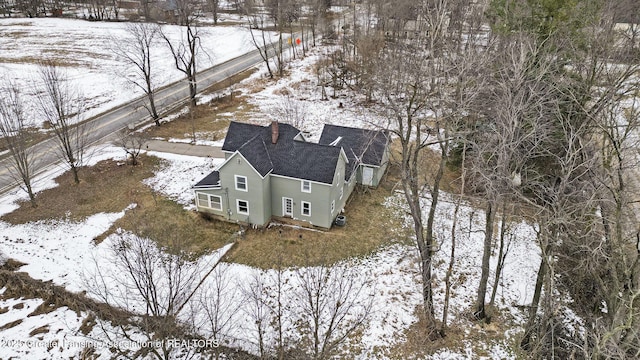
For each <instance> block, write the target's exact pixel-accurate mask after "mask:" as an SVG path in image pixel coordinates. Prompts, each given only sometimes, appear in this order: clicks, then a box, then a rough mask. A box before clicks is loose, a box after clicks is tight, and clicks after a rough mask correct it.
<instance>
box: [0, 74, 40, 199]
mask: <svg viewBox="0 0 640 360" xmlns="http://www.w3.org/2000/svg"><path fill="white" fill-rule="evenodd" d="M4 85H5V86H4V89H3V94H4V95H3V96H2V97H1V98H0V135H1V136H2V142H3V144H4V146H5V147H6V149H7V150H8V151H9V159H7V170H8V171H9V173H10V174H11V177H12V178H13V179H14V180H15V181H16V182H18V184H19V185H20V187H21V188H22V189H23V190H24V191H25V192H26V193H27V195H29V200H30V202H31V206H33V207H36V206H37V203H36V196H35V194H34V192H33V185H32V181H33V177H34V176H35V172H36V169H37V162H36V161H37V160H36V156H35V153H34V152H33V149H32V148H30V136H29V131H28V123H27V119H26V114H25V110H24V107H23V104H22V100H21V97H20V92H19V90H18V87H17V85H16V84H13V83H12V82H10V81H7V82H6V83H5V84H4Z"/></svg>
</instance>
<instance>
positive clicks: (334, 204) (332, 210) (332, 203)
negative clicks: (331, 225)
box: [331, 200, 336, 214]
mask: <svg viewBox="0 0 640 360" xmlns="http://www.w3.org/2000/svg"><path fill="white" fill-rule="evenodd" d="M335 210H336V201H335V200H333V201H332V202H331V213H332V214H333V212H334V211H335Z"/></svg>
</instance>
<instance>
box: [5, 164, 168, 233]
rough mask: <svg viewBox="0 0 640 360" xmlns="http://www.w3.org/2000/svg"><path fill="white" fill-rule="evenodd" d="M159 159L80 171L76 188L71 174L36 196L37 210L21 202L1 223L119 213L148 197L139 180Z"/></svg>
mask: <svg viewBox="0 0 640 360" xmlns="http://www.w3.org/2000/svg"><path fill="white" fill-rule="evenodd" d="M158 165H159V159H157V158H155V157H151V156H144V155H143V156H141V165H139V166H125V165H121V164H118V163H117V162H115V161H113V160H105V161H101V162H99V163H97V164H96V165H94V166H91V167H83V168H82V169H81V170H80V184H77V185H76V184H75V183H74V182H73V175H72V174H71V172H69V171H68V172H65V173H64V174H62V175H60V176H59V177H57V178H56V179H55V181H56V182H57V183H58V184H59V186H58V187H55V188H52V189H48V190H44V191H42V192H40V193H38V194H37V196H36V201H37V203H38V207H37V208H33V207H31V205H30V203H29V202H27V201H25V202H22V203H21V204H20V207H19V208H18V209H16V210H15V211H13V212H11V213H9V214H5V215H3V216H2V219H3V220H5V221H7V222H9V223H12V224H22V223H26V222H30V221H38V220H45V219H56V218H62V217H63V216H68V217H69V218H70V219H73V220H82V219H84V218H86V217H87V216H90V215H93V214H96V213H99V212H119V211H122V209H124V208H126V207H127V206H128V205H129V204H131V203H135V202H137V201H138V199H139V198H140V197H141V196H144V195H145V194H148V193H149V189H148V187H146V186H145V185H144V184H142V180H143V179H146V178H149V177H151V176H153V174H154V173H153V172H154V170H156V169H157V167H158Z"/></svg>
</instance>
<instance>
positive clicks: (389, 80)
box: [323, 0, 640, 359]
mask: <svg viewBox="0 0 640 360" xmlns="http://www.w3.org/2000/svg"><path fill="white" fill-rule="evenodd" d="M630 7H634V4H633V3H632V2H618V1H606V0H577V1H568V0H567V1H542V0H540V1H536V0H528V1H524V0H522V1H520V0H490V1H469V0H423V1H411V2H409V1H407V2H400V3H398V2H394V3H393V4H391V3H389V2H376V1H369V2H365V3H364V4H363V5H362V8H363V9H366V11H370V12H371V14H373V15H374V16H373V18H375V19H377V24H376V26H367V25H366V24H362V23H360V24H356V27H355V28H354V29H353V31H352V32H351V33H350V36H347V37H345V38H344V39H343V40H342V43H341V49H340V50H338V51H337V52H336V53H335V54H333V55H331V58H330V59H329V60H328V61H327V63H326V69H325V70H323V71H324V72H325V74H326V76H325V77H326V78H327V79H328V84H330V85H331V86H335V85H338V86H339V87H340V86H344V87H349V88H352V89H357V90H358V91H360V92H361V93H362V94H363V95H366V97H367V99H369V100H370V101H371V102H372V103H374V105H373V106H372V108H376V109H379V111H380V114H381V115H382V117H383V118H384V119H386V121H387V123H386V125H384V127H386V128H388V129H389V130H390V131H391V132H392V133H393V134H394V135H395V138H396V139H397V140H396V141H397V144H398V146H399V148H400V150H399V151H398V154H397V155H396V157H395V159H394V160H395V162H396V164H397V165H398V166H399V169H400V176H401V180H400V185H401V188H402V190H403V193H404V197H405V200H406V204H407V206H408V209H409V213H410V215H411V219H412V224H413V236H414V237H415V242H416V244H417V248H418V253H419V259H420V269H421V275H422V285H423V289H422V292H423V311H424V315H425V320H426V321H425V322H426V333H427V335H426V336H428V337H430V338H434V339H435V338H440V337H442V336H446V333H447V314H448V308H447V307H448V297H449V289H450V283H449V282H450V275H451V269H452V268H453V267H455V261H456V258H455V236H456V235H455V233H456V232H455V227H456V226H461V224H458V223H457V222H458V220H456V214H457V212H458V210H459V206H460V201H461V200H462V199H463V198H465V197H467V196H472V197H474V198H476V199H480V200H481V203H482V204H483V207H484V213H485V228H484V246H483V248H484V249H483V254H482V264H481V267H480V268H479V269H478V271H479V272H480V274H481V275H480V281H479V284H478V287H477V296H476V301H475V304H474V305H473V308H472V309H470V311H471V313H473V315H474V316H475V318H476V319H477V320H478V321H487V322H488V321H491V314H490V311H488V309H487V304H492V303H493V301H494V299H495V287H496V286H497V285H496V284H497V283H498V279H499V276H500V272H501V268H500V267H501V266H502V264H503V263H504V256H506V255H505V254H506V249H505V247H506V246H508V243H506V240H505V239H506V237H507V235H508V234H506V232H507V231H508V230H507V229H505V228H504V224H505V221H504V219H508V218H511V217H513V216H518V217H523V218H526V219H527V220H530V221H531V222H532V223H534V224H535V226H534V227H535V231H536V234H537V238H536V241H537V242H538V244H539V248H540V252H541V262H540V266H539V269H538V271H537V278H536V283H535V292H534V294H533V301H532V303H531V304H530V305H529V306H528V310H527V313H528V315H527V322H526V324H525V329H524V333H523V334H522V335H521V337H520V346H521V348H522V349H523V351H526V352H527V353H528V354H529V355H530V356H531V357H533V358H550V357H551V358H575V357H578V358H593V359H600V358H618V359H631V358H637V357H638V356H639V355H640V346H639V345H638V344H640V338H639V335H640V303H639V302H638V300H639V297H638V296H639V295H640V230H639V229H638V227H637V221H638V218H637V215H638V210H639V209H638V207H637V197H638V194H639V192H638V190H640V189H639V188H638V182H637V175H638V166H637V165H638V153H637V145H638V144H637V141H638V133H637V132H638V124H639V122H638V121H639V120H640V118H639V117H638V110H639V107H638V105H640V104H639V103H638V98H637V96H638V92H637V89H638V85H639V84H638V80H639V79H638V70H639V66H640V62H639V60H640V53H639V52H638V45H639V44H638V41H637V35H638V32H637V31H638V29H637V26H636V24H633V23H631V24H620V23H619V21H620V19H622V18H626V17H622V16H621V15H622V14H626V13H628V12H629V11H631V10H632V8H630ZM627 17H628V16H627ZM434 147H435V148H436V149H437V151H436V153H437V154H438V156H437V159H438V160H437V161H436V164H435V168H434V169H433V170H427V168H426V167H425V161H427V160H426V159H427V155H428V154H430V153H432V152H433V149H434ZM451 169H453V171H454V172H455V173H457V174H458V179H457V181H456V185H457V186H458V188H459V194H457V195H456V196H457V199H458V200H457V201H456V207H455V210H454V224H453V227H454V229H452V231H451V234H452V235H451V236H452V243H453V246H452V248H451V253H450V257H449V261H450V263H449V271H448V272H447V274H444V275H445V276H439V277H438V278H439V279H443V278H444V281H445V288H446V289H447V292H446V294H445V295H446V296H445V300H444V303H443V304H436V303H434V300H433V285H434V284H433V281H434V277H433V274H432V271H433V259H434V255H435V253H436V251H440V250H439V248H438V246H437V239H436V238H435V232H434V222H435V216H436V215H435V214H436V209H437V208H438V206H439V196H440V188H441V186H442V184H443V183H442V182H443V181H444V180H443V175H444V173H445V171H447V170H451ZM425 197H426V198H428V200H427V201H425V200H424V198H425ZM498 217H501V218H502V219H503V221H502V225H503V227H501V228H500V229H498V233H497V234H495V230H494V229H495V228H496V224H497V221H496V219H497V218H498ZM494 249H496V250H497V252H498V256H497V257H498V262H497V263H498V267H497V268H496V269H490V259H491V256H492V252H493V251H494ZM492 273H493V274H494V276H495V279H494V285H493V294H491V293H490V292H489V289H490V288H491V284H490V280H491V279H490V277H491V276H490V275H491V274H492ZM561 294H569V295H570V296H571V298H572V299H573V300H574V303H573V304H572V305H571V309H572V310H573V311H574V312H575V313H576V314H578V316H579V317H581V318H582V319H583V320H584V322H585V325H584V331H583V332H575V331H572V330H571V329H570V328H569V327H568V326H567V325H566V324H567V323H568V320H569V317H568V315H567V314H566V313H565V312H563V311H562V301H561V299H560V298H561V297H562V296H561ZM488 298H490V299H491V300H489V301H488ZM436 307H442V308H443V311H442V313H443V314H444V315H443V317H442V318H440V319H437V318H436V316H435V314H436V312H435V309H436Z"/></svg>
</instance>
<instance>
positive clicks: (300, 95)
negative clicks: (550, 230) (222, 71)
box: [0, 19, 539, 359]
mask: <svg viewBox="0 0 640 360" xmlns="http://www.w3.org/2000/svg"><path fill="white" fill-rule="evenodd" d="M4 21H5V20H0V25H4V24H7V23H5V22H4ZM12 21H13V22H16V23H19V22H20V21H16V20H12ZM21 21H22V22H23V23H25V24H30V25H16V26H22V27H24V28H25V30H24V31H27V33H32V34H40V35H39V36H42V35H41V34H42V31H55V27H56V24H60V23H58V21H61V20H51V24H52V25H51V26H52V27H53V29H52V28H49V29H48V30H35V29H38V28H39V27H40V26H39V25H38V26H36V25H34V24H35V23H32V22H31V20H26V19H21ZM66 21H70V20H64V21H62V22H66ZM70 22H72V23H73V24H79V23H78V22H73V21H70ZM43 24H46V22H44V23H43ZM81 24H84V22H81ZM60 26H62V25H60ZM67 26H69V27H72V25H67ZM117 26H120V25H119V24H103V23H87V27H94V28H93V29H94V30H93V32H95V33H99V34H106V33H108V32H109V31H121V29H120V30H113V29H114V28H117ZM30 27H31V28H32V29H29V28H30ZM6 28H8V29H11V28H13V29H14V30H15V29H16V28H15V27H13V26H9V27H6ZM43 28H46V27H45V26H44V25H43ZM107 30H108V31H107ZM2 31H6V30H5V27H4V26H1V27H0V32H2ZM21 31H22V30H21ZM70 32H71V33H73V31H70ZM33 36H34V37H37V36H36V35H33ZM78 36H80V35H78ZM92 37H98V38H100V37H99V36H98V35H92ZM1 38H2V37H0V42H2V41H4V40H2V39H1ZM102 39H103V40H104V39H106V38H102ZM41 43H44V42H41ZM74 43H75V41H70V42H69V44H70V45H69V46H72V45H73V44H74ZM94 44H95V43H94ZM1 46H2V47H3V48H4V44H3V45H1ZM34 46H36V47H39V49H40V51H42V50H43V47H44V45H34ZM29 51H30V50H27V53H28V52H29ZM96 51H97V50H96ZM229 51H232V50H229ZM34 52H37V50H34ZM98 54H103V53H101V52H98ZM3 55H4V54H3ZM103 55H104V54H103ZM321 56H322V54H321V52H320V51H316V52H315V53H313V54H311V55H310V56H308V57H306V58H304V59H302V60H298V61H295V62H293V63H292V64H291V66H290V67H289V69H288V71H289V72H290V74H291V77H290V78H286V79H281V80H278V81H277V82H275V83H269V84H267V86H266V87H265V88H264V89H263V90H261V91H259V92H258V93H255V94H250V91H245V93H246V94H247V96H249V94H250V96H249V97H248V98H249V101H250V102H252V103H253V104H254V105H256V106H257V107H258V109H260V112H259V113H257V114H256V119H255V121H256V122H266V121H268V120H270V116H274V115H275V114H277V112H278V111H279V110H278V109H279V108H282V102H283V99H285V96H283V94H285V93H286V92H289V93H290V94H291V98H293V99H294V100H295V101H296V102H299V105H300V106H301V108H303V109H304V111H305V112H306V114H307V116H305V120H304V121H303V122H302V123H301V124H300V128H301V129H302V130H305V131H308V132H309V133H310V138H311V139H315V138H317V137H318V136H319V134H320V132H321V130H322V127H321V125H322V124H323V123H326V122H328V123H333V124H340V125H346V126H375V125H378V124H380V121H382V120H381V119H380V118H379V117H378V116H377V115H376V114H375V113H374V112H372V111H370V110H369V109H367V108H366V107H363V106H361V105H360V103H361V102H360V101H359V99H358V98H357V97H352V96H342V95H343V94H339V95H341V96H339V97H337V98H336V99H332V98H329V100H321V89H320V88H319V87H318V86H316V85H315V78H314V72H313V64H314V62H315V61H317V60H318V58H319V57H321ZM81 59H82V61H80V63H81V64H85V63H86V64H93V65H84V66H85V67H86V69H85V70H87V69H93V70H95V71H96V73H94V74H93V75H94V76H96V77H97V79H100V77H99V76H101V75H99V74H98V72H99V71H98V70H99V69H100V68H109V67H110V66H113V64H114V62H113V59H111V58H108V56H106V55H104V56H103V57H102V58H101V57H100V56H92V55H87V56H86V58H85V57H82V58H81ZM218 59H219V58H217V59H216V60H218ZM102 61H104V62H105V63H106V64H107V65H104V66H102V65H99V64H102ZM109 64H111V65H109ZM3 66H4V65H3ZM6 66H7V69H9V68H11V66H17V67H20V66H25V67H24V68H22V69H20V70H19V71H18V73H19V74H25V73H27V72H28V71H29V70H28V68H29V66H30V65H24V64H23V65H19V64H18V65H6ZM167 69H168V68H167ZM69 70H70V71H72V69H69ZM87 71H88V70H87ZM264 71H265V70H264V69H260V71H259V72H258V73H257V74H256V75H254V76H253V77H252V78H250V79H248V80H246V81H245V82H243V84H242V85H240V86H239V87H243V86H245V85H246V86H247V87H248V86H249V84H250V83H251V82H253V81H264V79H261V78H263V77H264ZM76 76H78V77H81V76H82V75H81V74H79V73H78V74H77V75H76ZM104 79H105V81H107V80H108V79H109V77H108V76H107V77H106V78H104ZM19 81H26V80H19ZM97 81H98V83H101V82H100V81H101V80H97ZM114 83H115V82H114ZM114 86H115V85H114ZM96 87H97V88H100V86H96ZM116 88H117V87H116ZM109 89H112V88H110V87H107V89H106V90H105V89H96V90H95V91H96V92H95V95H94V96H95V98H96V99H101V100H96V104H105V105H104V106H105V107H106V106H107V105H106V104H108V106H109V107H110V106H112V105H113V104H116V103H118V102H119V101H122V100H123V99H124V98H125V96H121V95H120V94H117V93H118V91H120V90H118V91H115V93H114V92H113V91H111V90H109ZM327 91H330V90H327ZM121 92H125V91H121ZM129 96H130V94H129ZM96 106H98V107H99V106H102V105H96ZM173 141H181V139H173ZM123 155H124V154H123V152H122V151H121V150H120V149H117V148H112V147H110V148H101V149H100V150H99V151H96V154H95V158H94V159H104V158H109V157H111V158H117V159H118V160H121V159H122V158H123ZM151 155H154V156H158V157H162V158H163V159H165V160H166V161H167V166H165V167H163V168H162V169H161V170H159V171H158V173H157V174H156V175H155V176H154V177H153V178H151V179H148V180H146V181H145V182H146V184H148V185H150V186H151V187H153V188H154V189H155V190H156V191H158V192H161V193H163V194H165V195H166V196H168V197H169V198H171V199H174V200H175V201H177V202H179V203H180V204H182V205H184V206H186V207H189V206H192V205H191V204H193V193H192V192H191V190H190V188H191V186H192V185H193V184H194V183H195V182H196V181H198V180H199V179H200V178H202V177H203V176H205V175H206V174H207V173H209V172H210V171H211V170H212V169H213V168H214V167H215V166H217V165H219V160H218V161H216V160H211V159H204V158H195V157H190V156H178V155H171V154H161V153H152V154H151ZM94 161H97V160H94ZM56 171H58V172H59V171H61V170H60V169H58V170H56ZM55 173H56V172H52V173H50V174H47V175H45V176H44V177H42V178H41V179H43V180H40V181H39V183H42V184H43V185H42V186H41V188H43V187H53V186H56V184H55V183H53V181H50V180H46V179H51V178H52V177H53V176H54V175H55ZM17 198H24V195H23V194H22V193H20V192H15V193H14V194H12V195H11V196H10V197H4V198H2V199H1V201H0V203H1V204H2V208H1V210H2V212H3V213H6V212H8V211H11V210H12V209H13V207H15V205H12V204H13V202H14V201H15V200H16V199H17ZM453 200H454V196H452V195H449V194H445V193H443V194H442V196H441V202H440V206H439V210H438V214H437V222H436V232H437V233H436V238H437V239H438V243H439V246H440V251H438V252H437V253H436V258H435V261H434V270H433V274H434V279H435V280H434V284H435V303H436V310H437V315H438V316H441V311H442V309H441V304H442V297H443V294H444V287H443V286H444V285H443V279H444V275H445V271H446V267H447V265H448V257H449V251H450V246H451V242H450V228H451V222H452V219H451V218H452V214H453V205H452V204H453ZM428 205H429V200H428V198H425V202H424V206H425V208H426V207H427V206H428ZM385 206H387V207H390V208H392V209H396V210H397V212H398V216H405V214H406V211H405V209H404V205H403V201H402V194H399V193H396V194H394V195H393V196H391V197H390V198H388V199H387V201H386V203H385ZM125 211H127V209H122V211H121V212H119V213H113V214H95V215H93V216H90V217H88V218H86V219H85V220H83V221H80V222H74V221H70V220H67V219H65V218H64V216H63V214H61V219H58V220H52V221H42V222H35V223H28V224H23V225H10V224H8V223H5V222H0V233H1V236H0V253H4V254H5V255H6V256H8V257H10V258H14V259H16V260H19V261H21V262H23V263H26V264H27V265H25V266H24V267H22V268H21V269H20V270H21V271H25V272H27V273H28V274H29V275H30V276H31V277H33V278H35V279H41V280H47V281H48V280H51V281H52V282H53V283H54V284H58V285H62V286H65V287H66V288H67V289H68V290H70V291H84V290H89V289H87V281H86V276H87V274H92V271H95V269H96V266H99V267H100V268H101V269H105V270H109V266H108V265H107V263H105V261H106V262H108V260H109V253H108V249H109V245H110V244H112V243H113V241H114V240H115V239H116V237H117V236H122V234H114V235H111V236H109V237H107V239H105V240H104V241H103V242H102V243H100V244H99V245H96V244H94V242H93V238H95V237H96V236H97V235H99V234H101V233H103V232H104V231H106V229H108V228H109V227H110V226H111V225H112V224H113V222H114V221H116V220H117V219H118V218H119V217H121V216H123V215H124V213H125ZM483 219H484V214H483V212H482V211H481V210H477V209H474V208H473V207H471V206H470V205H468V204H465V203H463V205H462V207H461V209H460V214H459V223H460V224H463V225H461V226H460V227H459V228H458V232H457V247H456V254H457V255H456V265H455V271H454V274H453V278H452V279H453V280H452V298H451V304H450V311H451V312H450V315H449V322H450V324H452V325H459V326H460V327H462V328H464V327H471V326H473V323H472V322H469V321H468V320H467V317H466V316H465V314H468V313H469V311H470V308H471V307H472V304H473V302H474V298H475V293H476V290H477V288H476V287H477V283H478V279H479V268H480V267H479V264H480V262H481V256H482V246H483V244H482V242H483V241H482V238H483V235H482V233H481V230H482V229H483V228H484V224H483ZM464 224H468V225H464ZM511 233H512V234H513V235H514V236H513V237H512V238H511V246H510V250H509V255H508V256H507V261H506V264H505V268H504V273H503V279H502V281H501V282H500V287H499V288H498V292H497V300H496V304H497V306H498V308H499V309H501V312H502V313H503V316H504V317H509V316H510V317H511V318H512V319H511V321H513V323H514V324H518V323H521V321H522V314H521V312H520V310H519V309H518V307H519V306H520V305H524V304H527V303H528V302H529V301H530V299H531V296H532V292H533V283H534V278H535V271H536V269H537V267H538V264H539V254H538V251H537V247H536V245H535V236H534V232H533V228H532V225H530V224H527V223H524V222H518V223H513V224H511ZM398 234H399V235H398V236H402V235H400V234H401V232H398ZM223 251H224V249H223ZM216 256H219V254H215V253H214V254H210V255H208V256H205V257H203V258H202V259H200V260H199V261H198V264H196V266H201V267H202V268H203V269H204V268H205V267H206V266H205V265H208V264H211V263H212V262H213V260H212V259H215V257H216ZM495 260H496V259H495V256H494V257H493V258H492V267H493V266H494V265H495ZM100 264H102V265H100ZM340 266H346V267H347V268H348V269H350V271H349V276H350V277H352V278H353V281H354V283H356V284H359V285H360V286H361V287H362V291H360V292H359V293H358V294H357V296H358V298H357V299H356V300H357V302H358V303H361V304H365V303H366V304H369V303H370V304H371V310H372V312H371V315H370V317H369V318H368V321H367V322H366V326H365V328H364V330H363V332H362V334H361V336H362V338H361V339H360V340H359V342H360V345H359V347H354V349H358V352H357V353H352V354H351V355H350V356H349V357H350V358H356V359H386V358H389V357H390V350H389V349H390V348H391V347H393V346H394V345H396V344H398V343H401V342H403V341H404V336H403V332H404V331H405V330H407V329H409V327H410V326H411V325H412V324H414V323H415V322H416V321H417V317H416V307H417V306H419V305H420V304H421V299H422V296H421V285H420V282H419V281H420V276H419V269H418V261H417V251H416V249H415V247H414V246H409V245H401V244H399V243H398V242H396V243H395V245H391V246H388V247H385V248H382V249H380V250H379V251H377V252H376V253H374V254H372V255H370V256H368V257H366V258H363V259H351V260H346V261H345V262H344V263H343V264H340ZM219 269H220V270H219V271H221V272H223V273H224V277H225V278H226V279H228V282H229V283H228V284H227V286H228V287H227V288H226V290H225V292H224V294H227V296H228V298H227V299H224V300H225V303H234V304H235V306H236V308H234V311H233V315H232V318H233V321H232V322H231V323H233V324H234V325H233V326H232V327H229V328H227V329H226V330H225V332H224V333H223V334H221V335H219V337H220V339H221V340H222V339H224V340H225V341H226V342H227V343H229V344H232V345H234V346H237V347H240V348H243V349H245V350H248V351H251V352H254V353H255V352H256V351H257V347H256V339H255V331H254V330H253V328H254V326H255V321H254V320H252V319H251V317H250V316H249V314H250V313H251V309H250V308H249V307H250V302H248V301H243V300H246V297H243V295H242V294H243V291H244V292H246V286H247V284H250V283H251V282H252V281H253V279H255V278H256V276H260V277H261V278H262V279H265V282H266V285H267V286H268V285H269V282H270V281H272V280H273V279H274V278H275V273H274V270H269V271H267V272H260V271H259V270H257V269H252V268H250V267H247V266H244V265H239V264H229V263H222V264H221V265H219ZM114 275H117V274H114ZM284 277H285V278H287V279H290V280H289V282H288V283H287V286H288V288H287V289H288V290H290V291H288V292H287V297H286V298H288V299H289V300H290V301H294V300H295V297H296V296H297V295H296V294H297V291H298V290H296V288H295V284H296V282H295V279H296V272H295V271H294V270H285V273H284ZM216 279H217V278H216V277H215V276H211V277H209V278H207V280H206V281H207V282H206V283H205V284H204V286H203V287H202V289H205V290H206V289H211V288H213V287H215V286H216V284H215V282H216V281H217V280H216ZM491 279H493V277H491ZM106 285H107V286H108V287H109V288H110V289H112V291H113V293H114V294H116V293H118V291H119V290H118V286H119V285H118V284H117V282H116V281H113V282H109V283H108V284H106ZM0 291H3V290H1V289H0ZM41 302H42V300H39V299H4V300H0V310H2V309H4V308H6V309H8V311H0V328H2V327H3V326H4V325H6V324H8V323H11V322H13V321H15V320H17V319H24V320H23V322H22V323H20V324H17V325H16V326H13V327H8V328H6V329H4V330H0V339H6V340H11V342H10V343H6V344H5V343H3V344H0V345H3V346H0V357H1V358H6V357H11V356H15V357H18V358H33V357H38V358H69V357H70V356H74V355H76V354H77V353H78V352H79V351H80V350H81V349H79V348H73V349H69V346H66V347H64V346H63V348H62V349H61V348H60V346H59V345H58V344H60V343H63V341H67V340H68V341H67V342H66V344H71V343H72V342H71V340H73V341H76V340H78V341H79V340H81V339H83V338H85V337H84V336H83V335H82V334H80V333H79V332H78V328H79V325H80V324H81V322H82V320H83V319H84V318H85V317H86V314H84V313H80V314H77V313H75V312H73V311H71V310H69V309H66V308H59V309H57V310H55V311H53V312H51V313H48V314H41V315H38V316H34V317H27V315H28V314H29V313H31V312H32V311H33V309H35V307H37V306H38V305H39V304H40V303H41ZM18 304H22V305H18ZM16 305H17V306H16ZM190 310H191V312H190V314H195V319H196V324H195V325H197V326H196V328H197V329H199V331H200V332H201V333H202V334H203V335H204V336H208V335H210V333H211V329H210V327H209V326H208V325H207V321H206V319H204V314H202V309H201V307H198V306H197V304H194V305H193V306H192V307H190ZM287 311H288V321H290V322H291V323H292V324H293V323H295V322H296V321H298V320H302V318H303V314H302V312H301V311H300V310H299V309H298V308H296V307H291V308H290V309H288V310H287ZM47 325H48V326H49V331H47V332H42V333H40V334H37V335H34V336H27V335H25V334H29V333H30V332H31V331H33V330H34V329H37V328H39V327H42V326H47ZM518 330H519V329H518V327H517V325H515V327H514V328H513V329H512V330H511V331H508V332H507V333H508V334H505V337H508V336H509V335H510V334H514V333H517V332H518ZM96 332H98V330H97V328H96V329H94V332H93V333H91V334H90V335H89V336H90V338H92V339H93V338H100V334H98V333H96ZM288 335H290V336H291V337H294V338H295V337H296V336H299V334H297V333H296V331H295V330H294V329H290V331H289V333H288ZM273 336H274V334H273V333H272V332H271V333H268V334H267V338H273ZM70 339H71V340H70ZM85 339H86V338H85ZM6 340H3V341H6ZM28 340H32V341H33V342H31V343H26V342H21V341H28ZM508 340H509V339H508V338H507V339H505V340H504V341H503V342H498V343H473V342H471V341H464V342H463V343H461V344H458V345H457V346H456V348H453V349H443V350H440V351H438V352H437V353H436V354H434V355H432V356H431V357H430V358H432V359H463V358H464V359H477V358H480V356H479V355H477V354H476V352H475V351H476V349H482V350H483V352H485V353H487V354H490V355H489V356H487V357H488V358H494V359H504V358H514V355H512V354H511V353H510V352H509V345H508ZM35 341H38V343H37V344H36V342H35ZM39 344H48V345H51V344H55V346H49V347H47V346H44V345H43V346H40V345H39ZM36 346H40V347H38V348H37V349H36V348H35V347H36ZM99 354H100V355H102V356H103V357H104V358H107V357H108V349H107V348H106V347H102V348H101V350H100V352H99Z"/></svg>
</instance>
